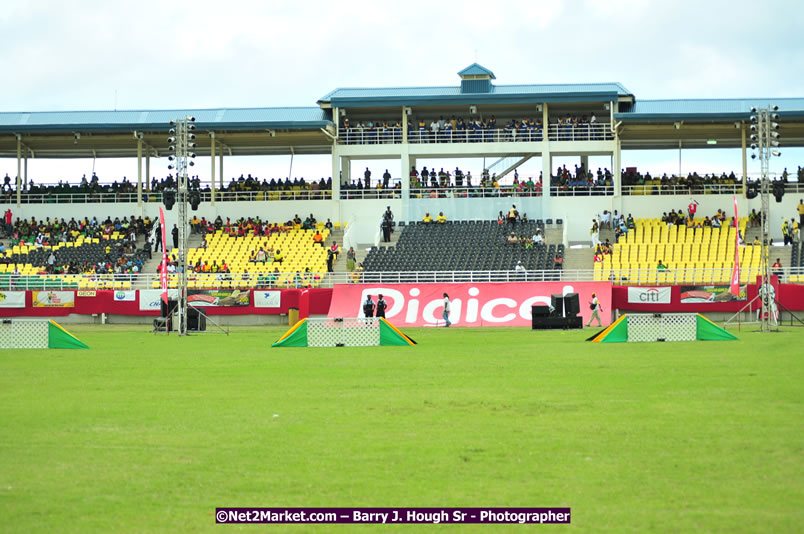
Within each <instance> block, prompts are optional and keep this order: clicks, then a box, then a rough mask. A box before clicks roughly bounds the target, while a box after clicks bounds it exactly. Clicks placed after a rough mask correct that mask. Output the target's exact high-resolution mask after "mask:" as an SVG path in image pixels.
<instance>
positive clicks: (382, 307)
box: [377, 295, 388, 317]
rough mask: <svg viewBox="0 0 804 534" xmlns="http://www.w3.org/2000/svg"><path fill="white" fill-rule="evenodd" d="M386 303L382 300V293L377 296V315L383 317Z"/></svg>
mask: <svg viewBox="0 0 804 534" xmlns="http://www.w3.org/2000/svg"><path fill="white" fill-rule="evenodd" d="M387 307H388V304H387V303H386V302H385V301H384V300H383V298H382V295H379V297H378V298H377V317H385V308H387Z"/></svg>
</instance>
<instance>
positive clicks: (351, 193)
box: [341, 188, 402, 200]
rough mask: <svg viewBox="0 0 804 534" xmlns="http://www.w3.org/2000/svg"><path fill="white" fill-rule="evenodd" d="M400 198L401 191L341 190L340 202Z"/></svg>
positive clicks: (395, 189)
mask: <svg viewBox="0 0 804 534" xmlns="http://www.w3.org/2000/svg"><path fill="white" fill-rule="evenodd" d="M378 198H385V199H390V198H402V189H397V188H393V189H390V188H389V189H341V199H342V200H362V199H375V200H376V199H378Z"/></svg>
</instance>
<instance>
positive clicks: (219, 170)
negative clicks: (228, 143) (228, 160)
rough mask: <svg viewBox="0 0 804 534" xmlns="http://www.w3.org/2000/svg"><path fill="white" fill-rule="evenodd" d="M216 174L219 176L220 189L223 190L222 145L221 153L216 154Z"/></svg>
mask: <svg viewBox="0 0 804 534" xmlns="http://www.w3.org/2000/svg"><path fill="white" fill-rule="evenodd" d="M218 176H219V177H220V184H221V190H223V147H221V155H220V156H218Z"/></svg>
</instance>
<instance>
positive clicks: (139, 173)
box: [134, 132, 142, 208]
mask: <svg viewBox="0 0 804 534" xmlns="http://www.w3.org/2000/svg"><path fill="white" fill-rule="evenodd" d="M134 135H135V136H136V135H137V132H134ZM137 206H138V207H140V208H141V207H142V139H137Z"/></svg>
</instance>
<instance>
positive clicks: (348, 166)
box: [341, 157, 352, 184]
mask: <svg viewBox="0 0 804 534" xmlns="http://www.w3.org/2000/svg"><path fill="white" fill-rule="evenodd" d="M341 171H342V174H343V177H342V179H343V180H344V183H346V184H351V183H352V160H351V158H346V157H342V158H341Z"/></svg>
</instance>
